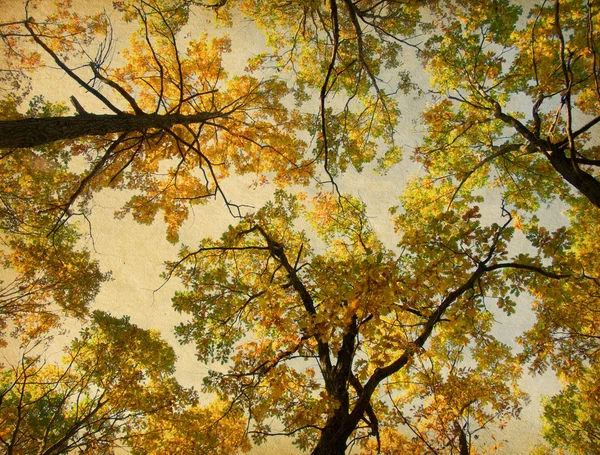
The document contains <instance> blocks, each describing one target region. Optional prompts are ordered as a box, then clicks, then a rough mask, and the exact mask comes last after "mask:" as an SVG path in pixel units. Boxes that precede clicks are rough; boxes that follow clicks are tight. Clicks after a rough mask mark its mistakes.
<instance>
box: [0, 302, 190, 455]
mask: <svg viewBox="0 0 600 455" xmlns="http://www.w3.org/2000/svg"><path fill="white" fill-rule="evenodd" d="M42 344H43V343H42V342H40V341H39V340H38V342H36V343H33V344H28V345H26V346H25V348H24V351H23V354H22V357H21V358H20V359H19V360H18V362H17V363H16V364H14V365H12V366H9V367H3V370H2V375H1V376H0V378H1V379H0V381H1V382H0V398H1V399H0V421H1V422H2V425H0V427H1V429H0V444H1V445H2V447H3V450H4V453H6V454H7V455H16V454H38V455H40V454H42V455H58V454H67V453H72V452H73V451H74V450H80V451H81V452H83V453H90V454H96V453H97V454H100V453H107V452H110V451H112V450H114V448H116V447H118V446H121V445H127V439H128V438H130V437H132V436H134V435H136V434H137V433H139V432H143V431H144V430H143V428H144V427H143V421H144V420H145V419H147V418H148V416H150V415H153V416H156V415H165V414H167V415H168V414H172V413H178V412H181V411H182V409H184V408H186V407H189V406H190V405H193V404H194V402H195V394H194V392H193V391H191V390H186V389H184V388H182V387H181V386H179V385H178V384H177V382H176V381H175V380H174V378H173V371H174V361H175V354H174V352H173V349H172V348H171V347H170V346H168V345H167V344H166V343H165V342H164V341H162V340H160V338H159V337H158V334H157V333H156V332H152V331H145V330H142V329H140V328H138V327H136V326H135V325H133V324H130V323H129V322H128V319H127V318H123V319H117V318H114V317H111V316H110V315H108V314H106V313H102V312H96V313H94V315H93V317H92V320H91V323H90V324H89V325H88V326H87V327H85V328H84V329H83V330H82V332H81V335H80V337H79V338H78V339H75V340H74V341H73V343H72V344H71V346H70V347H69V348H68V349H67V350H66V353H65V358H64V363H63V364H62V365H57V364H52V363H48V362H47V361H46V360H45V358H46V356H47V355H48V352H47V350H46V349H43V345H42Z"/></svg>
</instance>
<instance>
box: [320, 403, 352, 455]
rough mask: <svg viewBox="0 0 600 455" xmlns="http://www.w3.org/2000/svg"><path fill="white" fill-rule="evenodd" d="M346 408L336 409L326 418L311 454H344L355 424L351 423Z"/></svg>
mask: <svg viewBox="0 0 600 455" xmlns="http://www.w3.org/2000/svg"><path fill="white" fill-rule="evenodd" d="M348 417H349V415H348V413H347V409H338V411H337V412H336V413H335V415H333V416H332V417H330V418H329V419H328V420H327V423H326V424H325V428H324V429H323V431H322V432H321V437H320V439H319V442H318V443H317V445H316V447H315V448H314V449H313V451H312V452H311V455H344V454H345V453H346V446H347V444H348V438H349V437H350V435H351V434H352V432H353V431H354V429H355V427H356V424H352V423H351V422H350V419H349V418H348Z"/></svg>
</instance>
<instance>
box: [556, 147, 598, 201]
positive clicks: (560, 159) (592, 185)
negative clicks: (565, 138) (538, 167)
mask: <svg viewBox="0 0 600 455" xmlns="http://www.w3.org/2000/svg"><path fill="white" fill-rule="evenodd" d="M550 164H551V165H552V167H553V168H554V169H555V170H556V172H558V173H559V174H560V175H561V176H562V177H563V178H564V179H565V180H566V181H567V182H569V183H570V184H571V185H573V186H574V187H575V188H577V189H578V190H579V191H580V192H581V194H583V195H584V196H585V197H586V198H587V199H588V200H589V201H590V202H591V203H592V204H594V205H595V206H596V207H598V208H600V182H599V181H598V180H596V179H595V178H594V177H593V176H592V175H590V174H588V173H587V172H584V171H582V170H578V169H575V168H574V167H573V164H572V163H571V160H570V159H569V158H568V157H567V156H566V155H565V153H564V152H563V151H562V150H561V149H557V150H553V151H552V152H551V153H550Z"/></svg>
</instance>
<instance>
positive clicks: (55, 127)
mask: <svg viewBox="0 0 600 455" xmlns="http://www.w3.org/2000/svg"><path fill="white" fill-rule="evenodd" d="M221 115H222V114H220V113H218V112H214V113H213V112H202V113H199V114H194V115H181V114H170V115H158V114H142V115H131V114H122V115H117V114H115V115H96V114H85V115H75V116H70V117H48V118H27V119H20V120H2V121H0V148H22V147H35V146H38V145H43V144H49V143H51V142H54V141H60V140H65V139H76V138H79V137H84V136H103V135H105V134H110V133H124V132H128V131H143V130H147V129H160V128H170V127H172V126H173V125H190V124H193V123H204V122H206V121H208V120H210V119H212V118H216V117H219V116H221Z"/></svg>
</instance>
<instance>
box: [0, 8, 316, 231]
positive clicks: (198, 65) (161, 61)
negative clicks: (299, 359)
mask: <svg viewBox="0 0 600 455" xmlns="http://www.w3.org/2000/svg"><path fill="white" fill-rule="evenodd" d="M133 5H134V6H133V10H134V13H135V15H134V16H132V15H130V14H129V12H128V11H124V14H125V17H126V19H128V20H133V19H135V20H137V21H138V22H139V28H138V31H137V32H136V33H135V34H134V35H133V36H132V39H131V43H130V47H129V48H128V49H126V50H124V51H123V52H122V57H123V59H125V63H124V64H123V65H121V66H120V67H111V66H109V62H110V59H111V56H112V52H113V50H112V47H111V46H112V41H111V32H110V30H111V28H110V22H109V21H108V20H107V19H106V18H102V17H97V18H95V22H94V23H95V24H96V26H95V28H92V30H93V31H95V34H93V35H92V36H91V37H88V35H89V32H88V33H87V34H86V35H85V37H86V38H85V39H84V38H82V40H81V41H79V40H77V39H76V38H73V34H75V33H76V32H77V30H79V24H78V23H77V22H75V21H76V20H77V17H76V16H75V17H74V16H73V15H69V14H60V13H56V14H55V15H50V16H49V17H48V18H46V20H44V21H36V20H35V18H34V17H33V16H32V15H31V10H32V8H33V6H34V2H29V1H28V2H26V10H25V18H24V19H22V20H20V21H14V22H11V23H9V24H3V26H2V30H1V31H0V33H2V35H3V36H4V37H5V38H6V40H8V41H5V42H8V43H9V44H10V46H11V49H12V51H13V52H21V49H23V50H22V52H23V53H26V52H27V51H29V50H30V49H32V48H33V49H34V50H35V51H37V52H38V53H41V54H42V55H43V56H45V57H46V58H47V59H49V60H50V62H51V64H52V65H53V66H58V68H59V69H60V71H62V72H63V73H64V74H65V75H66V76H68V77H69V78H70V79H71V80H73V81H74V82H75V84H76V85H77V86H79V88H80V89H83V90H85V91H86V92H87V93H89V94H91V95H92V96H93V97H94V98H95V99H96V102H97V103H99V104H100V105H101V106H102V107H103V108H104V109H108V110H109V111H110V112H111V113H110V114H104V113H98V114H96V113H93V112H92V109H93V108H88V109H86V108H85V107H84V106H82V104H81V103H80V102H79V101H78V100H77V97H75V96H73V97H71V101H72V103H73V104H74V106H75V109H76V110H77V115H74V116H65V115H64V112H61V113H60V115H56V113H51V115H42V116H37V117H35V118H32V117H30V116H27V115H24V114H21V113H20V112H19V111H18V110H17V109H15V108H14V106H18V103H19V102H20V101H21V99H19V98H16V99H15V98H14V97H13V98H8V99H7V103H9V105H10V106H13V109H12V110H11V111H10V112H7V113H4V116H3V117H4V118H3V120H1V121H0V131H2V134H1V135H2V141H3V142H2V143H1V144H0V145H1V146H2V147H4V148H8V149H9V151H8V152H7V153H6V154H5V156H8V155H10V154H12V153H19V152H21V151H20V149H21V148H24V147H27V148H32V147H33V148H34V149H35V150H37V151H38V152H37V153H41V154H43V150H44V149H43V148H42V149H40V147H39V146H41V145H43V144H47V143H49V142H52V141H57V140H62V143H61V145H60V146H61V147H62V148H63V149H65V148H69V149H70V151H71V154H70V155H69V156H70V157H71V158H74V157H77V156H82V157H84V158H86V159H87V161H88V162H89V163H90V164H89V165H88V167H87V169H86V170H85V171H84V172H80V175H79V178H78V185H77V186H76V187H75V188H73V190H72V192H71V194H70V195H65V198H64V199H63V200H62V201H60V205H59V207H58V209H59V210H57V214H58V216H57V217H58V219H59V220H61V221H62V220H63V219H64V218H65V217H68V216H69V213H70V212H72V211H73V209H74V206H75V204H76V202H77V200H78V199H80V198H81V196H84V195H85V194H86V192H89V191H91V190H94V189H101V188H105V187H107V186H109V187H112V188H120V189H132V190H134V191H136V192H138V193H139V194H138V195H137V196H136V197H134V198H133V199H132V200H131V202H130V204H129V205H127V207H126V210H130V211H133V212H134V216H135V217H136V218H137V219H138V220H140V221H142V222H150V221H151V220H152V219H154V216H155V214H156V213H157V211H158V210H159V209H161V208H163V209H164V210H165V220H166V221H167V223H168V224H169V228H170V231H169V238H170V239H171V240H173V241H174V240H175V234H174V231H175V230H176V229H175V227H176V226H178V225H179V224H181V222H183V220H184V219H185V218H186V217H187V214H188V210H189V205H191V204H198V203H201V202H202V201H205V200H206V199H207V198H209V197H211V196H216V195H221V196H223V197H225V195H224V193H223V192H222V190H221V186H220V184H219V181H220V178H222V177H224V176H226V175H227V174H228V173H229V172H230V170H235V172H236V173H253V174H255V175H257V176H259V178H258V180H259V181H260V176H261V175H263V174H266V173H269V172H270V173H272V178H273V179H274V180H275V181H278V182H281V183H285V182H301V181H306V179H307V178H308V177H309V176H310V175H311V172H312V163H311V160H309V159H307V158H305V157H304V154H305V148H306V146H305V144H304V143H303V142H302V141H301V140H299V139H296V138H295V137H294V136H293V135H292V134H291V132H292V131H293V130H295V129H296V128H297V126H298V125H299V124H300V125H302V122H303V120H302V116H301V115H300V114H298V113H295V112H290V111H289V110H288V109H286V108H285V107H284V106H283V105H282V104H281V100H282V99H283V98H284V97H285V96H286V94H287V93H288V89H287V88H286V85H285V83H284V82H283V81H281V80H277V79H276V78H272V77H268V78H266V79H265V80H263V81H259V80H257V79H256V78H254V77H252V76H249V75H243V76H238V77H233V78H230V79H227V73H226V71H225V69H224V68H223V67H222V56H223V54H224V53H225V52H228V51H229V40H228V39H227V38H214V39H209V38H208V37H207V36H206V35H202V34H201V35H200V36H199V38H198V39H197V40H187V41H185V45H184V46H182V45H181V44H180V43H179V40H180V37H179V38H178V34H179V33H180V31H181V28H182V26H183V25H184V24H185V20H186V17H185V14H182V11H184V10H181V9H179V8H174V9H166V10H164V9H161V7H162V8H164V5H162V4H161V2H146V1H144V2H140V4H139V5H137V6H136V4H135V3H134V4H133ZM59 6H60V5H59ZM65 38H66V39H65ZM94 38H95V39H96V40H95V41H94ZM98 39H99V42H98ZM73 41H74V43H73ZM65 42H66V43H68V45H67V44H65ZM94 44H95V45H96V47H97V52H95V53H94V52H92V51H91V49H90V47H92V48H93V47H94ZM75 45H77V46H79V47H83V48H84V51H83V55H81V54H82V53H81V52H79V53H78V52H75V51H73V48H75V49H77V47H76V46H75ZM90 54H91V55H93V54H95V57H93V58H92V57H90ZM38 58H41V57H38ZM71 61H73V62H74V63H71ZM68 63H69V64H70V65H71V66H68ZM86 80H89V82H86ZM104 91H109V92H110V94H107V95H104V94H103V92H104ZM75 95H77V94H75ZM77 96H79V95H77ZM88 111H89V112H88ZM52 114H53V115H52ZM88 136H92V137H88ZM15 149H18V150H16V151H15ZM21 153H22V152H21ZM165 166H167V168H168V169H167V172H164V171H163V169H162V168H163V167H165ZM225 200H226V202H228V200H227V199H225ZM167 201H168V202H169V203H171V204H170V205H169V206H168V207H166V206H165V203H166V202H167ZM230 209H232V211H235V207H234V206H233V205H230Z"/></svg>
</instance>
